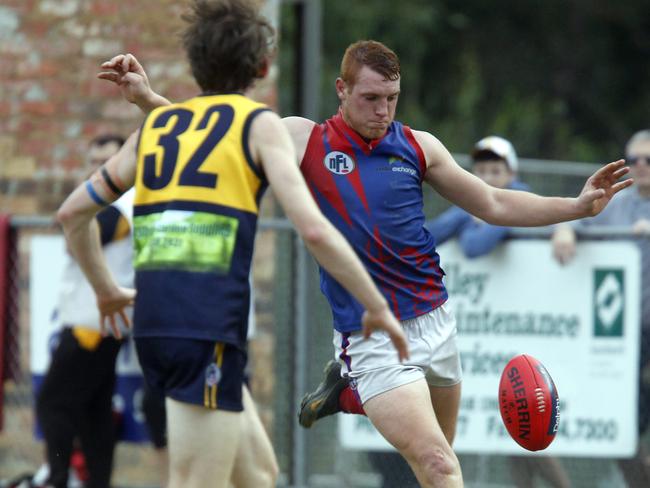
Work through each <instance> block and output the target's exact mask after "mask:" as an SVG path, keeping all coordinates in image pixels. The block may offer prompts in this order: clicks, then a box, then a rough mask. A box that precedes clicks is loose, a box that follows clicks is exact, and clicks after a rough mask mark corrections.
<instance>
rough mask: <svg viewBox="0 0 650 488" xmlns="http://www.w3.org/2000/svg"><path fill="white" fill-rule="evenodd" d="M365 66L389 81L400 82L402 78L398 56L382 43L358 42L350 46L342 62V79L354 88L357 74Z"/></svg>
mask: <svg viewBox="0 0 650 488" xmlns="http://www.w3.org/2000/svg"><path fill="white" fill-rule="evenodd" d="M364 66H368V67H369V68H370V69H372V70H373V71H376V72H377V73H379V74H380V75H382V76H383V77H384V78H385V79H387V80H398V79H399V77H400V66H399V58H398V57H397V54H395V52H394V51H393V50H392V49H390V48H389V47H387V46H385V45H384V44H382V43H381V42H377V41H357V42H355V43H354V44H350V45H349V46H348V48H347V49H346V50H345V54H344V55H343V60H342V61H341V79H343V81H345V83H347V84H348V85H350V86H353V85H354V83H355V82H356V78H357V74H358V73H359V71H361V68H362V67H364Z"/></svg>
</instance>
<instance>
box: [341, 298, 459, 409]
mask: <svg viewBox="0 0 650 488" xmlns="http://www.w3.org/2000/svg"><path fill="white" fill-rule="evenodd" d="M402 326H403V327H404V333H405V334H406V337H407V340H408V344H409V352H410V358H409V359H408V360H407V361H405V362H404V363H400V362H399V359H398V356H397V350H396V349H395V347H394V346H393V343H392V342H391V341H390V337H389V336H388V334H387V333H386V332H384V331H376V332H373V333H372V334H371V335H370V337H369V338H368V339H365V340H364V338H363V335H362V334H361V332H360V331H359V332H354V333H341V332H338V331H337V330H335V331H334V347H335V357H336V359H337V360H338V361H339V362H340V363H341V366H342V367H341V375H342V376H344V377H347V378H349V379H350V386H351V387H352V389H353V390H356V392H357V394H358V395H359V398H360V399H361V402H362V403H365V402H367V401H368V400H370V399H371V398H372V397H374V396H376V395H379V394H380V393H383V392H385V391H388V390H392V389H393V388H397V387H399V386H402V385H406V384H408V383H413V382H414V381H417V380H419V379H421V378H425V379H426V381H427V383H428V384H429V385H431V386H442V387H444V386H453V385H456V384H458V383H460V381H461V378H462V371H461V365H460V355H459V352H458V346H457V344H456V334H457V332H456V319H455V318H454V316H453V314H452V313H451V311H450V309H449V305H447V304H443V305H441V306H440V307H438V308H436V309H435V310H432V311H431V312H429V313H427V314H424V315H420V316H419V317H415V318H413V319H409V320H404V321H403V322H402Z"/></svg>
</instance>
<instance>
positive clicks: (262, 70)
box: [256, 58, 271, 79]
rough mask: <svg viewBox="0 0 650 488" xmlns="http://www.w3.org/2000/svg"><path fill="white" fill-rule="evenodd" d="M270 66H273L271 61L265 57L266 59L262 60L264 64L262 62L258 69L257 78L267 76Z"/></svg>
mask: <svg viewBox="0 0 650 488" xmlns="http://www.w3.org/2000/svg"><path fill="white" fill-rule="evenodd" d="M270 66H271V62H270V61H269V59H268V58H265V59H264V61H262V64H260V67H259V68H258V69H257V75H256V78H259V79H262V78H266V75H268V74H269V68H270Z"/></svg>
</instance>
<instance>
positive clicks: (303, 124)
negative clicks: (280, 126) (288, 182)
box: [282, 117, 316, 164]
mask: <svg viewBox="0 0 650 488" xmlns="http://www.w3.org/2000/svg"><path fill="white" fill-rule="evenodd" d="M282 122H283V123H284V126H285V127H286V128H287V130H288V131H289V135H290V136H291V140H292V141H293V145H294V147H295V148H296V157H297V158H298V164H300V163H301V162H302V159H303V157H304V156H305V151H306V150H307V143H308V142H309V136H310V135H311V131H312V129H313V128H314V126H315V125H316V123H315V122H314V121H312V120H309V119H305V118H304V117H284V118H283V119H282Z"/></svg>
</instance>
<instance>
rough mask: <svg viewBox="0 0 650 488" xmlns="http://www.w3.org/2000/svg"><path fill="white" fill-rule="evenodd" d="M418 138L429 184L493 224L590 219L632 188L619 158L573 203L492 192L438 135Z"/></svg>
mask: <svg viewBox="0 0 650 488" xmlns="http://www.w3.org/2000/svg"><path fill="white" fill-rule="evenodd" d="M414 134H415V137H416V139H417V141H418V143H419V144H420V146H421V147H422V150H423V151H424V154H425V157H426V160H427V172H426V175H425V178H426V181H427V182H428V183H429V184H430V185H431V186H433V188H434V189H435V190H436V191H437V192H438V193H440V195H442V196H443V197H444V198H446V199H447V200H449V201H450V202H452V203H454V204H456V205H458V206H460V207H462V208H464V209H465V210H467V211H468V212H469V213H471V214H473V215H476V216H477V217H479V218H481V219H482V220H484V221H486V222H488V223H490V224H495V225H503V226H509V227H512V226H524V227H532V226H541V225H550V224H556V223H558V222H564V221H568V220H574V219H579V218H583V217H592V216H594V215H597V214H599V213H600V212H601V211H602V210H603V209H604V208H605V206H607V203H609V201H610V200H611V199H612V197H613V196H614V195H615V194H616V193H618V192H619V191H621V190H623V189H624V188H627V187H628V186H630V185H631V184H632V183H633V181H632V180H630V179H628V180H623V181H622V180H621V178H622V177H623V176H625V175H626V174H627V173H628V172H629V168H628V167H626V166H625V161H624V160H622V159H621V160H618V161H615V162H613V163H609V164H607V165H605V166H603V167H602V168H600V169H599V170H598V171H596V172H595V173H594V174H593V175H592V176H591V177H590V178H589V179H588V180H587V182H586V183H585V186H584V188H583V189H582V192H581V193H580V195H579V196H578V197H575V198H562V197H542V196H539V195H535V194H534V193H529V192H520V191H514V190H504V189H499V188H494V187H491V186H489V185H487V184H485V183H484V182H482V181H481V180H480V179H479V178H477V177H475V176H474V175H472V174H471V173H469V172H468V171H465V170H464V169H463V168H461V167H460V166H459V165H458V164H457V163H456V162H455V161H454V158H453V157H452V156H451V154H449V151H447V149H446V148H445V147H444V146H443V145H442V143H440V141H438V139H436V138H435V137H434V136H432V135H431V134H429V133H427V132H422V131H414Z"/></svg>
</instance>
